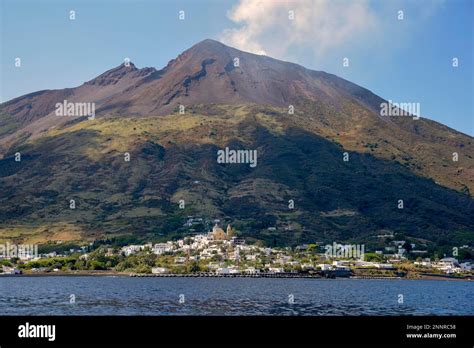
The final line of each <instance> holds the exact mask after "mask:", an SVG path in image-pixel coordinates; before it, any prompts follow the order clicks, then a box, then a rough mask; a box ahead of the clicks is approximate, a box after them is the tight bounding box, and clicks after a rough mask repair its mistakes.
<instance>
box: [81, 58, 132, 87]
mask: <svg viewBox="0 0 474 348" xmlns="http://www.w3.org/2000/svg"><path fill="white" fill-rule="evenodd" d="M138 70H139V69H138V68H137V67H136V66H135V64H133V63H132V62H127V63H125V62H124V63H122V64H120V65H118V66H116V67H115V68H112V69H110V70H107V71H106V72H104V73H102V74H100V75H99V76H97V77H96V78H94V79H92V80H90V81H88V82H86V83H85V84H86V85H99V86H108V85H114V84H116V83H118V82H119V81H120V80H121V79H123V78H124V77H125V76H127V75H128V74H130V73H133V72H136V71H138Z"/></svg>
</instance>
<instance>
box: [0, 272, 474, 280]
mask: <svg viewBox="0 0 474 348" xmlns="http://www.w3.org/2000/svg"><path fill="white" fill-rule="evenodd" d="M2 277H5V278H12V277H22V278H23V277H129V278H253V279H263V278H267V279H269V278H270V279H329V280H330V279H354V280H367V279H377V280H384V279H385V280H438V281H467V282H469V281H473V280H474V279H473V277H472V276H467V277H462V278H461V277H453V276H449V275H443V274H420V273H417V274H416V276H415V277H413V276H408V277H396V276H357V275H356V276H348V277H340V276H339V277H326V276H324V275H321V274H292V273H261V274H215V273H205V274H203V273H201V274H198V273H188V274H173V273H167V274H147V273H124V272H114V271H103V272H102V271H92V272H91V271H81V272H42V273H23V274H0V279H1V278H2Z"/></svg>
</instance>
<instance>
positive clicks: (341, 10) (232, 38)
mask: <svg viewBox="0 0 474 348" xmlns="http://www.w3.org/2000/svg"><path fill="white" fill-rule="evenodd" d="M289 11H294V19H293V20H290V19H289ZM228 17H229V18H230V19H231V20H232V21H233V22H234V23H236V25H237V27H236V28H231V29H226V30H224V31H223V33H222V34H221V37H220V39H221V40H222V41H223V42H224V43H226V44H228V45H230V46H233V47H236V48H239V49H241V50H244V51H249V52H253V53H257V54H269V55H272V56H276V57H284V56H286V55H287V52H288V50H289V49H291V47H292V46H296V45H297V46H299V47H307V48H310V49H311V50H312V51H313V52H314V54H315V55H320V54H323V53H324V52H325V51H327V50H328V49H332V48H334V47H337V46H341V45H344V44H347V43H350V42H351V41H353V40H357V39H358V38H360V37H362V36H363V35H365V34H368V33H370V32H371V31H373V30H374V29H375V28H376V26H377V23H376V21H377V17H376V15H375V13H374V11H373V10H372V9H371V8H370V6H369V4H368V2H367V1H366V0H359V1H344V0H342V1H341V0H332V1H328V0H298V1H287V0H240V1H239V3H238V4H237V5H236V6H235V7H233V8H232V9H231V10H230V11H229V13H228Z"/></svg>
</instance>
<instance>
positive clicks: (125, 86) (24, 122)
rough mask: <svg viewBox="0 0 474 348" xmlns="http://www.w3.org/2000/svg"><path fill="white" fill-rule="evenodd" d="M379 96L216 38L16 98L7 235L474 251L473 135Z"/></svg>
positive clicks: (6, 135) (6, 154)
mask: <svg viewBox="0 0 474 348" xmlns="http://www.w3.org/2000/svg"><path fill="white" fill-rule="evenodd" d="M235 58H239V64H238V65H239V66H238V67H236V66H235V65H234V64H233V63H234V59H235ZM64 99H67V100H68V101H72V102H74V101H78V102H95V103H96V119H95V120H88V119H87V118H86V117H78V118H66V117H57V116H56V115H55V114H54V110H55V104H56V103H57V102H62V101H63V100H64ZM381 102H383V99H382V98H380V97H378V96H376V95H374V94H373V93H371V92H370V91H368V90H366V89H364V88H362V87H359V86H357V85H355V84H352V83H351V82H348V81H345V80H343V79H341V78H338V77H337V76H334V75H330V74H327V73H324V72H316V71H311V70H307V69H305V68H303V67H301V66H298V65H296V64H292V63H287V62H282V61H278V60H275V59H272V58H269V57H264V56H257V55H253V54H249V53H245V52H241V51H238V50H235V49H233V48H230V47H227V46H224V45H222V44H220V43H218V42H216V41H212V40H205V41H203V42H201V43H199V44H197V45H195V46H193V47H192V48H190V49H189V50H187V51H185V52H184V53H183V54H181V55H180V56H179V57H177V58H176V59H174V60H172V61H170V63H169V64H168V65H167V66H166V67H165V68H163V69H161V70H156V69H154V68H144V69H138V68H137V67H136V66H135V65H133V64H130V66H129V67H126V66H124V65H121V66H119V67H117V68H114V69H112V70H109V71H107V72H105V73H104V74H102V75H100V76H98V77H97V78H94V79H92V80H91V81H89V82H86V83H85V84H83V85H81V86H79V87H76V88H68V89H64V90H55V91H40V92H36V93H33V94H29V95H26V96H23V97H19V98H16V99H13V100H11V101H9V102H6V103H3V104H2V105H1V106H0V114H1V118H0V154H1V155H2V157H3V158H2V159H1V160H0V184H1V187H2V195H1V196H0V208H1V209H0V239H3V240H16V241H30V242H44V241H46V240H90V239H96V238H104V237H111V236H120V235H132V236H135V237H139V238H155V239H160V238H169V237H172V236H178V235H182V234H186V233H189V230H188V229H187V228H185V227H184V226H183V224H184V222H185V221H186V216H189V215H197V216H203V217H206V218H209V219H216V218H217V219H221V220H223V221H226V222H232V223H233V224H234V225H235V226H236V227H237V229H238V230H239V232H240V234H241V235H242V236H246V237H248V238H251V239H255V240H264V241H266V242H267V243H270V244H279V245H294V244H298V243H303V242H314V241H334V240H338V241H339V240H353V241H362V242H365V243H369V242H372V241H373V243H378V241H377V237H376V236H377V235H379V234H384V233H386V232H387V231H391V232H394V233H398V235H400V236H410V237H413V238H417V239H419V240H420V241H423V243H426V244H430V245H431V244H433V245H434V244H436V245H460V243H471V242H472V233H473V232H474V221H473V220H472V216H474V214H473V213H474V205H473V204H472V193H473V192H474V159H473V158H472V154H473V153H474V144H473V138H472V137H469V136H467V135H464V134H462V133H460V132H457V131H455V130H452V129H450V128H448V127H445V126H443V125H441V124H438V123H436V122H433V121H430V120H428V119H425V118H421V119H419V120H413V119H412V118H407V117H381V116H380V115H379V112H378V110H379V109H378V108H379V106H380V103H381ZM179 105H184V106H185V110H184V113H180V112H178V107H179ZM289 105H293V106H294V110H295V112H294V114H289V113H288V107H289ZM226 146H228V147H230V148H233V149H256V150H257V152H258V165H257V166H256V167H255V168H251V167H250V166H249V165H248V164H219V163H217V161H216V153H217V150H219V149H223V148H225V147H226ZM16 152H21V154H22V160H21V162H15V160H14V154H15V153H16ZM344 152H348V153H349V161H347V162H345V161H343V153H344ZM453 152H457V153H458V154H459V160H458V161H457V162H454V161H452V154H453ZM125 153H130V162H126V161H124V154H125ZM71 199H74V200H75V201H76V209H70V208H69V201H70V200H71ZM181 199H182V200H184V201H185V209H179V208H178V202H179V200H181ZM290 199H291V200H294V202H295V209H293V210H291V209H288V201H289V200H290ZM400 199H401V200H403V202H404V208H403V209H398V207H397V205H398V201H399V200H400ZM269 227H275V230H268V228H269ZM200 228H203V229H204V228H205V226H201V227H200Z"/></svg>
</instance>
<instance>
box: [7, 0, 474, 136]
mask: <svg viewBox="0 0 474 348" xmlns="http://www.w3.org/2000/svg"><path fill="white" fill-rule="evenodd" d="M0 2H1V46H0V48H1V54H0V59H1V62H0V63H1V84H0V87H1V90H0V93H1V94H0V101H2V102H3V101H6V100H10V99H12V98H14V97H17V96H20V95H23V94H26V93H30V92H34V91H37V90H41V89H55V88H65V87H74V86H77V85H80V84H82V83H83V82H85V81H87V80H90V79H92V78H93V77H95V76H97V75H99V74H101V73H102V72H104V71H106V70H108V69H111V68H112V67H115V66H117V65H119V64H121V63H122V62H123V59H124V58H125V57H130V59H131V60H132V61H133V62H134V63H135V64H136V65H137V67H139V68H141V67H146V66H153V67H156V68H161V67H163V66H165V65H166V64H167V62H168V61H169V60H171V59H173V58H175V57H176V56H177V55H178V54H179V53H181V52H182V51H184V50H185V49H187V48H189V47H190V46H192V45H193V44H195V43H196V42H198V41H201V40H203V39H205V38H213V39H218V40H220V41H224V42H225V43H227V44H229V45H232V46H234V47H237V48H240V49H243V50H249V51H253V52H260V51H264V52H265V53H266V54H267V55H269V56H273V57H275V58H279V59H283V60H288V61H293V62H295V63H299V64H301V65H304V66H305V67H307V68H310V69H314V70H323V71H326V72H329V73H333V74H336V75H338V76H341V77H343V78H345V79H348V80H350V81H352V82H354V83H357V84H359V85H361V86H363V87H365V88H368V89H370V90H371V91H373V92H374V93H376V94H378V95H380V96H381V97H383V98H385V99H390V100H392V101H394V102H418V103H420V104H421V115H422V116H423V117H428V118H430V119H433V120H436V121H439V122H441V123H443V124H446V125H448V126H450V127H452V128H455V129H457V130H459V131H462V132H464V133H466V134H469V135H474V104H473V95H474V72H473V68H472V62H473V53H474V48H473V47H474V35H473V31H474V29H473V24H472V22H473V12H474V9H473V3H474V2H473V1H470V0H450V1H441V0H440V1H438V0H436V1H435V0H418V1H409V0H408V1H401V0H386V1H370V0H367V1H366V0H357V1H349V0H335V1H319V0H299V1H297V2H292V1H284V0H273V1H269V2H264V3H258V0H246V1H237V0H236V1H230V0H229V1H225V0H210V1H209V0H194V1H151V0H150V1H148V0H135V1H131V0H127V1H125V0H118V1H112V0H95V1H92V0H81V1H79V0H76V1H74V0H68V1H60V0H54V1H51V0H43V1H38V0H36V1H33V0H0ZM70 10H74V11H76V19H75V20H73V21H72V20H70V19H69V11H70ZM180 10H184V11H185V15H186V18H185V20H184V21H181V20H179V19H178V12H179V11H180ZM289 10H292V11H294V15H295V18H294V21H291V22H289V21H288V18H287V17H288V11H289ZM400 10H402V11H403V14H404V19H403V20H398V17H397V16H398V14H399V13H398V11H400ZM16 57H20V58H21V63H22V66H21V68H16V67H15V65H14V63H15V58H16ZM344 57H347V58H349V67H343V65H342V60H343V58H344ZM453 57H458V59H459V67H458V68H453V67H452V59H453Z"/></svg>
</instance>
